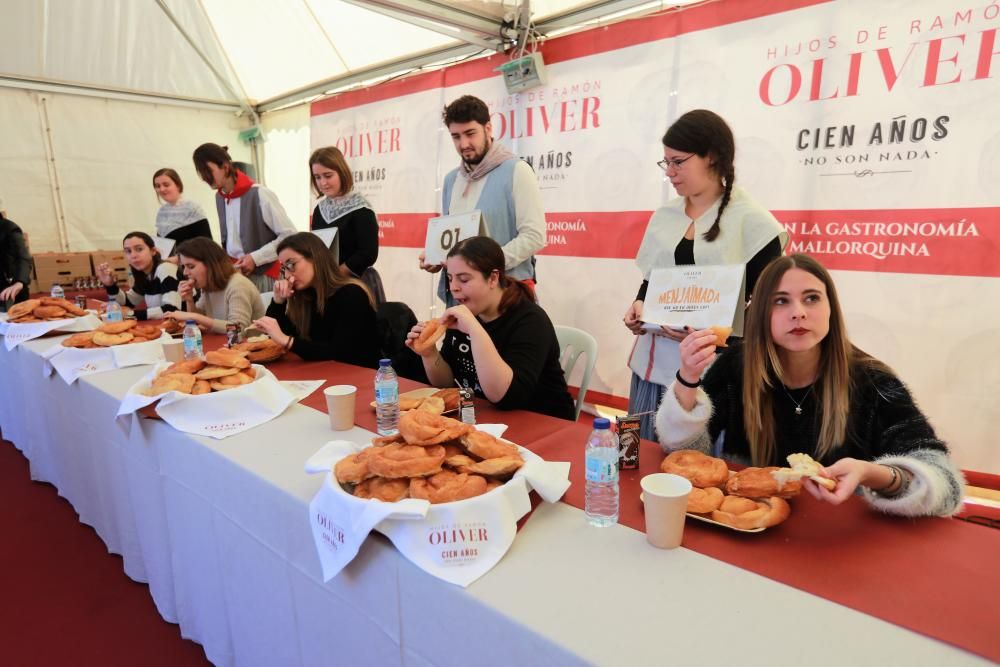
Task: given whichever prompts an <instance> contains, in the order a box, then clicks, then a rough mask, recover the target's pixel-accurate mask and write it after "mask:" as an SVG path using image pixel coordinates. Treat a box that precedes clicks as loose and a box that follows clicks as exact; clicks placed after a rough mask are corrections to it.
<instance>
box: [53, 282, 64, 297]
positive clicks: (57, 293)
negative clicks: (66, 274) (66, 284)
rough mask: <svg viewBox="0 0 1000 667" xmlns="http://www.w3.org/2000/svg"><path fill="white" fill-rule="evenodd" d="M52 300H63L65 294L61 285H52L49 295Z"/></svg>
mask: <svg viewBox="0 0 1000 667" xmlns="http://www.w3.org/2000/svg"><path fill="white" fill-rule="evenodd" d="M49 296H51V297H52V298H53V299H65V298H66V292H65V291H63V288H62V285H60V284H59V283H52V292H51V293H50V294H49Z"/></svg>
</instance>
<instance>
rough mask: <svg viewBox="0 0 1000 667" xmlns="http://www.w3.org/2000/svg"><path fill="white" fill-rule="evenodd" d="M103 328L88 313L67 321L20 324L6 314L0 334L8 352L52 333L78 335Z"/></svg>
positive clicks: (0, 326) (1, 323) (1, 324)
mask: <svg viewBox="0 0 1000 667" xmlns="http://www.w3.org/2000/svg"><path fill="white" fill-rule="evenodd" d="M99 326H101V320H100V319H98V317H97V316H96V315H94V314H93V313H87V314H86V315H81V316H80V317H74V318H70V319H65V320H50V321H48V322H28V323H26V324H18V323H17V322H8V321H7V314H6V313H4V315H3V320H2V321H0V334H3V344H4V346H5V347H6V348H7V350H8V351H9V350H13V349H14V348H15V347H17V346H18V345H20V344H21V343H23V342H25V341H28V340H34V339H35V338H39V337H41V336H44V335H45V334H47V333H49V332H50V331H65V332H66V333H78V332H81V331H93V330H94V329H96V328H97V327H99Z"/></svg>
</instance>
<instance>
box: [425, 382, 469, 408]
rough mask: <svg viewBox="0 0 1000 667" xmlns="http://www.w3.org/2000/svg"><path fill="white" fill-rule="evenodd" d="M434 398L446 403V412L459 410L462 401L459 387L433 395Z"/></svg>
mask: <svg viewBox="0 0 1000 667" xmlns="http://www.w3.org/2000/svg"><path fill="white" fill-rule="evenodd" d="M431 397H432V398H440V399H441V400H442V401H444V410H443V411H444V412H451V411H452V410H458V404H459V402H460V401H461V398H462V397H461V395H460V394H459V393H458V388H457V387H450V388H448V389H442V390H441V391H438V392H435V393H433V394H431Z"/></svg>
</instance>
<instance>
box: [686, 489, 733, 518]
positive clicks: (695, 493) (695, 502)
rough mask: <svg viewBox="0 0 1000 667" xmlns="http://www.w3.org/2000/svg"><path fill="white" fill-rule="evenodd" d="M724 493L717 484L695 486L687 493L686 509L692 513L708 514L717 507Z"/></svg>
mask: <svg viewBox="0 0 1000 667" xmlns="http://www.w3.org/2000/svg"><path fill="white" fill-rule="evenodd" d="M724 495H725V494H723V493H722V489H720V488H719V487H717V486H710V487H708V488H706V489H701V488H698V487H697V486H696V487H694V488H692V489H691V493H690V494H688V502H687V511H688V512H693V513H694V514H708V513H709V512H712V511H714V510H717V509H719V506H720V505H722V499H723V497H724Z"/></svg>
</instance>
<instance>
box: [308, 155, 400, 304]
mask: <svg viewBox="0 0 1000 667" xmlns="http://www.w3.org/2000/svg"><path fill="white" fill-rule="evenodd" d="M309 171H310V183H311V185H312V188H313V192H315V193H316V194H317V195H321V196H322V198H321V199H320V200H319V201H318V202H317V203H316V208H314V209H313V214H312V223H311V225H310V229H312V230H313V231H316V230H318V229H336V230H337V239H338V240H337V246H338V247H339V249H340V259H339V261H340V270H341V271H342V272H343V273H344V275H345V276H349V277H353V278H357V279H359V280H361V281H362V282H364V283H365V285H366V286H367V287H368V289H369V291H371V293H372V295H373V296H374V297H375V302H376V304H378V303H382V302H383V301H385V292H384V291H383V289H382V279H381V278H380V277H379V275H378V272H377V271H376V270H375V267H374V264H375V260H377V259H378V221H377V220H376V218H375V211H374V210H372V205H371V204H369V203H368V200H367V199H365V198H364V196H363V195H362V194H361V193H359V192H355V191H354V176H353V174H351V169H350V167H348V166H347V160H345V159H344V154H343V153H341V152H340V149H339V148H336V147H335V146H327V147H325V148H318V149H316V150H315V151H313V154H312V155H311V156H310V157H309Z"/></svg>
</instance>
